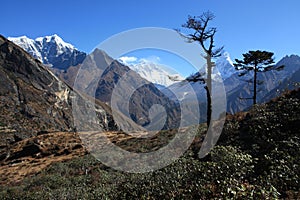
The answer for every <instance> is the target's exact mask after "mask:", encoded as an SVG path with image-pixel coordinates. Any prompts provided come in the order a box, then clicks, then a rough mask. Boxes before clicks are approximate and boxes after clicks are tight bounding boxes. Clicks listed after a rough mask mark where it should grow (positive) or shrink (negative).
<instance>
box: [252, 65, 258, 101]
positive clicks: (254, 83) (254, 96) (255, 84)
mask: <svg viewBox="0 0 300 200" xmlns="http://www.w3.org/2000/svg"><path fill="white" fill-rule="evenodd" d="M256 86H257V64H256V63H255V66H254V81H253V105H255V104H256V95H257V94H256Z"/></svg>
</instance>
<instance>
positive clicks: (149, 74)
mask: <svg viewBox="0 0 300 200" xmlns="http://www.w3.org/2000/svg"><path fill="white" fill-rule="evenodd" d="M119 61H120V62H121V63H122V64H125V65H127V66H128V67H129V68H130V69H131V70H133V71H135V72H137V73H138V74H139V75H140V76H141V77H143V78H144V79H146V80H148V81H150V82H152V83H154V84H157V85H162V86H169V85H171V84H173V83H174V81H172V80H171V79H170V78H169V77H170V76H171V77H174V76H176V77H177V78H180V79H183V78H182V77H181V76H180V75H179V74H176V73H175V72H173V71H172V70H170V69H169V68H168V67H167V66H165V65H162V64H158V63H154V62H151V61H145V60H141V61H139V62H136V63H132V64H129V63H126V62H124V61H123V60H122V58H120V59H119Z"/></svg>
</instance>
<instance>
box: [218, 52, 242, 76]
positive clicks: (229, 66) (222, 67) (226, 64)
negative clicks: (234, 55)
mask: <svg viewBox="0 0 300 200" xmlns="http://www.w3.org/2000/svg"><path fill="white" fill-rule="evenodd" d="M216 68H217V70H214V73H217V71H219V74H220V75H221V77H222V79H223V80H225V79H227V78H229V77H230V76H232V75H233V74H235V73H237V71H236V70H235V68H234V67H233V62H232V60H231V58H230V55H229V53H228V52H224V53H223V54H222V55H221V56H220V57H219V58H218V59H217V61H216Z"/></svg>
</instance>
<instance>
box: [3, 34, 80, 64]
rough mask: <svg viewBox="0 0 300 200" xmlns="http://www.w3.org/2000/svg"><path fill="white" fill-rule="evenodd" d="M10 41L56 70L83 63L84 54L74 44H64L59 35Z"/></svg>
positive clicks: (11, 39)
mask: <svg viewBox="0 0 300 200" xmlns="http://www.w3.org/2000/svg"><path fill="white" fill-rule="evenodd" d="M8 39H9V40H10V41H12V42H14V43H15V44H17V45H18V46H20V47H22V48H23V49H24V50H26V51H27V52H28V53H29V54H31V55H32V56H33V57H34V58H36V59H38V60H40V61H41V62H42V63H44V64H46V65H48V66H49V67H53V68H56V69H66V68H68V67H70V66H75V65H78V64H80V63H82V62H83V60H84V59H85V57H86V54H85V53H84V52H80V51H78V50H77V49H76V48H75V47H74V46H73V45H72V44H69V43H66V42H64V41H63V40H62V39H61V38H60V37H59V36H58V35H56V34H54V35H51V36H45V37H38V38H36V39H31V38H28V37H26V36H21V37H9V38H8Z"/></svg>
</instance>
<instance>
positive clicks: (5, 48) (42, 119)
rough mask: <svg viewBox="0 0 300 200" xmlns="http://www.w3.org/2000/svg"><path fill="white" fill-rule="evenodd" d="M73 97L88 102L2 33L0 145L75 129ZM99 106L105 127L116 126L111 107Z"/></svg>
mask: <svg viewBox="0 0 300 200" xmlns="http://www.w3.org/2000/svg"><path fill="white" fill-rule="evenodd" d="M73 98H78V99H80V101H82V102H85V100H84V98H83V97H81V96H80V95H79V94H78V93H76V92H74V91H73V90H72V89H71V88H70V87H68V86H67V85H66V84H64V83H63V82H62V81H60V80H59V79H58V78H57V77H55V76H54V75H53V73H52V72H51V71H49V70H48V69H47V68H46V67H45V66H44V65H43V64H42V63H41V62H39V61H37V60H36V59H34V58H33V57H31V56H30V55H29V54H28V53H26V52H25V51H24V50H23V49H21V48H20V47H18V46H17V45H15V44H13V43H12V42H10V41H8V40H7V39H5V38H4V37H2V36H0V142H1V144H0V146H3V145H4V146H5V145H6V144H7V143H12V142H15V141H18V140H22V139H24V138H28V137H31V136H35V135H37V134H39V133H47V132H56V131H74V130H75V127H74V122H73V115H72V99H73ZM97 107H98V108H99V110H100V113H99V114H98V115H97V116H98V120H99V123H100V124H101V125H102V126H103V128H104V129H110V128H111V129H116V127H115V126H114V123H113V121H112V117H111V116H109V112H110V111H109V108H108V107H107V106H106V107H105V108H103V107H102V106H101V105H97ZM109 126H111V127H109Z"/></svg>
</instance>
